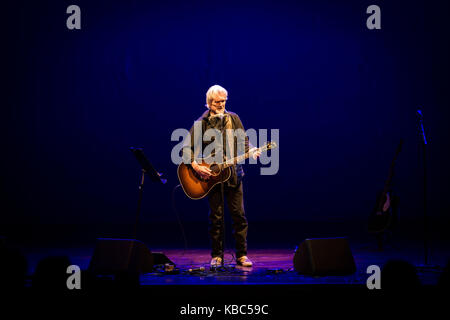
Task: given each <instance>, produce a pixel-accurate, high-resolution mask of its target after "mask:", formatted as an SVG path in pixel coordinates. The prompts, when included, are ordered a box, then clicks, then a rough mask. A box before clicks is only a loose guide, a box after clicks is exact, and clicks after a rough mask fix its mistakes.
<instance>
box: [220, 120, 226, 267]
mask: <svg viewBox="0 0 450 320" xmlns="http://www.w3.org/2000/svg"><path fill="white" fill-rule="evenodd" d="M224 119H225V115H224V116H222V117H221V119H220V126H221V128H220V131H221V133H222V162H224V161H225V143H226V137H225V135H224V132H223V131H224V128H225V123H224V121H225V120H224ZM220 174H222V172H221V173H220ZM220 194H221V201H222V204H221V205H222V262H221V266H222V267H224V266H225V195H224V185H223V179H222V177H221V178H220Z"/></svg>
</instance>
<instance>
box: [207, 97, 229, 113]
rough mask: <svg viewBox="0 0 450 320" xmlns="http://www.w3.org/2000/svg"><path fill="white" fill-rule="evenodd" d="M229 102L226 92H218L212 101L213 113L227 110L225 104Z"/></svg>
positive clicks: (211, 108)
mask: <svg viewBox="0 0 450 320" xmlns="http://www.w3.org/2000/svg"><path fill="white" fill-rule="evenodd" d="M226 103H227V95H226V94H224V93H218V94H217V95H215V96H214V97H213V99H212V101H211V105H210V106H209V109H210V110H211V113H212V114H213V115H215V114H221V113H224V111H225V104H226Z"/></svg>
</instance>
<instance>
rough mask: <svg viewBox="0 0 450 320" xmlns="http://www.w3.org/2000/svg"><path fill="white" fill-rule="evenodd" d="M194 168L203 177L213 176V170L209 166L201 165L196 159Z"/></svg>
mask: <svg viewBox="0 0 450 320" xmlns="http://www.w3.org/2000/svg"><path fill="white" fill-rule="evenodd" d="M192 169H194V170H195V172H197V173H198V174H199V175H200V176H201V177H202V178H203V179H208V178H209V177H210V176H211V170H210V169H209V168H208V167H205V166H201V165H199V164H198V163H197V162H196V161H194V162H192Z"/></svg>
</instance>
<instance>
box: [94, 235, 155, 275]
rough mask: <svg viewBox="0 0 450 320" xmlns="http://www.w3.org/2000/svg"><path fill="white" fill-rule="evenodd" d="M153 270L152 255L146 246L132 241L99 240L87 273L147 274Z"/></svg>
mask: <svg viewBox="0 0 450 320" xmlns="http://www.w3.org/2000/svg"><path fill="white" fill-rule="evenodd" d="M152 269H153V255H152V253H151V251H150V250H149V249H148V248H147V246H146V245H145V244H144V243H142V242H141V241H138V240H134V239H111V238H99V239H97V245H96V247H95V250H94V254H93V255H92V258H91V261H90V264H89V271H91V272H93V273H95V274H104V275H108V274H117V273H121V272H132V273H148V272H151V271H152Z"/></svg>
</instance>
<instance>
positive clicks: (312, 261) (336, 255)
mask: <svg viewBox="0 0 450 320" xmlns="http://www.w3.org/2000/svg"><path fill="white" fill-rule="evenodd" d="M294 268H295V270H296V271H297V272H298V273H301V274H308V275H319V276H324V275H345V274H352V273H355V271H356V266H355V260H354V259H353V255H352V252H351V250H350V246H349V244H348V240H347V238H317V239H306V240H305V241H303V242H302V243H301V244H300V246H298V248H297V250H296V251H295V255H294Z"/></svg>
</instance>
